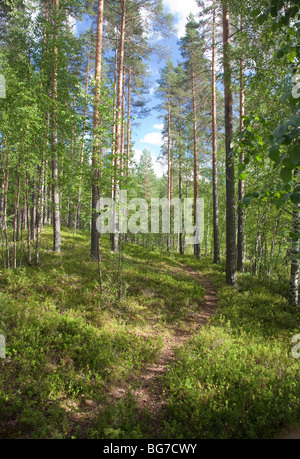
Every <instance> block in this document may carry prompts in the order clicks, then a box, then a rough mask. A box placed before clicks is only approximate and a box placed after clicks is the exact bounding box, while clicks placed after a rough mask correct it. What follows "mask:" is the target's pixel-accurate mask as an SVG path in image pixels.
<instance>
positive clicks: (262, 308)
mask: <svg viewBox="0 0 300 459" xmlns="http://www.w3.org/2000/svg"><path fill="white" fill-rule="evenodd" d="M188 262H189V264H190V265H192V266H193V268H195V269H198V270H199V271H200V272H202V273H205V274H206V275H207V276H208V277H209V278H210V279H211V280H212V281H213V282H214V284H215V285H216V288H217V292H218V312H217V314H216V315H215V316H214V318H213V320H212V321H211V322H210V324H209V325H207V326H205V327H203V328H201V330H200V331H199V332H198V333H197V334H195V335H194V336H193V338H192V339H191V341H190V342H189V345H188V346H185V347H184V348H180V349H178V350H177V359H176V363H175V364H174V365H172V366H171V368H170V371H169V372H167V373H166V376H165V378H164V384H165V390H166V393H167V397H168V412H169V416H168V419H169V420H168V422H167V423H166V426H165V432H164V434H165V436H166V438H168V437H171V438H226V439H227V438H234V439H239V438H243V439H246V438H252V439H254V438H273V437H274V436H276V435H277V434H278V433H279V432H281V431H283V430H285V429H287V428H288V427H289V426H291V425H293V424H294V423H296V422H297V421H299V419H300V374H299V369H300V365H299V363H300V362H299V360H298V359H295V358H293V355H292V348H293V346H295V344H292V343H291V339H292V337H293V336H294V335H296V334H299V319H300V311H299V309H295V308H293V307H290V306H289V304H288V301H287V291H286V286H283V285H280V284H278V283H275V282H274V281H270V280H269V279H257V278H254V277H253V276H251V275H240V276H239V289H238V290H236V289H233V288H231V287H228V286H226V285H225V283H224V273H223V268H222V266H216V267H214V266H213V265H211V264H208V263H206V262H202V261H196V260H188V258H186V263H188Z"/></svg>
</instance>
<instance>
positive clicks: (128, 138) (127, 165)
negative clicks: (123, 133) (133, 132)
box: [126, 68, 131, 178]
mask: <svg viewBox="0 0 300 459" xmlns="http://www.w3.org/2000/svg"><path fill="white" fill-rule="evenodd" d="M127 98H128V100H127V157H126V173H127V178H128V177H129V161H130V112H131V100H130V99H131V69H130V68H129V70H128V94H127Z"/></svg>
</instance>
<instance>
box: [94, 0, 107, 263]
mask: <svg viewBox="0 0 300 459" xmlns="http://www.w3.org/2000/svg"><path fill="white" fill-rule="evenodd" d="M103 10H104V0H99V1H98V12H97V37H96V59H95V95H94V117H93V141H94V145H93V156H92V174H93V175H92V223H91V256H92V257H93V258H95V259H96V260H97V261H98V260H99V238H100V235H99V233H98V231H97V218H98V213H97V210H96V207H97V202H98V200H99V175H100V173H99V147H100V139H99V126H100V120H99V117H100V113H99V105H100V98H101V73H102V37H103Z"/></svg>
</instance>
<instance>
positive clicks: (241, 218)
mask: <svg viewBox="0 0 300 459" xmlns="http://www.w3.org/2000/svg"><path fill="white" fill-rule="evenodd" d="M241 30H243V22H242V20H241ZM244 116H245V89H244V60H243V59H241V62H240V131H242V130H243V129H244ZM244 156H245V155H244V151H242V152H241V154H240V159H239V160H240V164H243V163H244ZM244 196H245V182H244V180H239V183H238V201H239V205H238V209H237V220H238V231H237V270H238V271H239V272H241V273H243V272H244V271H245V228H244V227H245V210H244V208H243V207H242V206H241V205H240V204H241V202H242V201H243V199H244Z"/></svg>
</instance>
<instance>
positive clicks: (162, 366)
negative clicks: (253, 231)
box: [111, 263, 218, 438]
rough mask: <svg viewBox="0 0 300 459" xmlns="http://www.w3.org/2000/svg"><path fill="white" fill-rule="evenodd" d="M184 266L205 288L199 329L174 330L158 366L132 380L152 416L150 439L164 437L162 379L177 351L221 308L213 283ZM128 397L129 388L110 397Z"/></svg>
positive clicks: (142, 407)
mask: <svg viewBox="0 0 300 459" xmlns="http://www.w3.org/2000/svg"><path fill="white" fill-rule="evenodd" d="M181 265H182V269H183V270H184V271H186V272H188V273H189V274H190V275H191V276H193V277H194V278H195V279H196V280H198V281H199V282H200V283H201V284H202V286H203V287H204V289H205V297H204V301H203V303H202V305H201V306H200V307H199V311H197V312H196V313H195V314H194V316H193V321H194V322H195V323H196V326H195V327H194V328H190V329H189V330H186V329H174V333H173V334H172V335H171V336H168V337H163V347H162V350H161V353H160V356H159V358H158V359H157V361H156V363H154V364H150V365H148V366H146V367H145V368H143V370H142V372H141V373H140V374H139V375H138V376H133V378H136V381H135V382H136V383H138V389H135V390H133V392H132V395H133V396H134V398H135V401H136V403H137V405H138V407H139V409H140V410H141V412H143V411H146V412H147V413H149V414H150V416H151V419H150V421H149V422H148V432H147V433H148V434H149V435H150V436H151V438H156V437H157V438H161V431H162V428H163V424H164V423H163V420H164V418H165V416H166V410H165V403H166V397H165V393H164V389H163V384H162V378H163V375H164V374H165V373H166V372H167V371H168V366H169V365H170V364H171V363H172V362H173V361H174V359H175V349H176V348H178V347H180V346H183V345H184V344H185V343H187V342H188V341H189V339H190V338H191V337H192V335H193V333H194V332H195V331H196V330H197V329H199V328H201V327H202V326H203V325H204V324H205V323H206V322H207V321H208V320H209V319H210V318H211V317H212V315H213V314H214V313H215V311H216V309H217V306H218V301H217V294H216V291H215V288H214V286H213V284H212V283H211V282H210V281H209V280H208V279H207V278H206V277H205V276H204V275H201V274H199V273H198V272H197V271H195V270H194V269H193V268H191V267H189V266H186V265H184V264H182V263H181ZM175 270H178V271H181V268H175ZM125 394H126V389H124V388H119V389H116V390H115V391H114V392H113V393H112V394H111V396H112V399H114V400H116V399H120V398H121V397H122V396H125Z"/></svg>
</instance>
